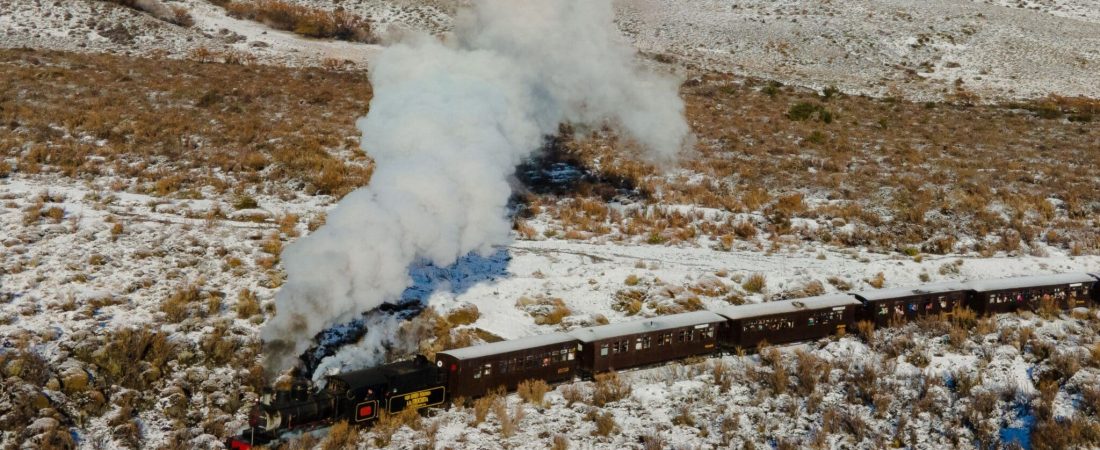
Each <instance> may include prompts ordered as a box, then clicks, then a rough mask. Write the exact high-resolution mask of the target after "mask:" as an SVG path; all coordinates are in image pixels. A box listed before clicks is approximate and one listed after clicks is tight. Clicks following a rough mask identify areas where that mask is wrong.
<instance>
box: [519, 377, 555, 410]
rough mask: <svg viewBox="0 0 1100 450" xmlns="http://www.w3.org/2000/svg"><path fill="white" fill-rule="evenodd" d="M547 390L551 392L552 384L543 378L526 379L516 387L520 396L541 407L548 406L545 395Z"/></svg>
mask: <svg viewBox="0 0 1100 450" xmlns="http://www.w3.org/2000/svg"><path fill="white" fill-rule="evenodd" d="M547 392H550V386H549V385H548V384H546V382H545V381H543V380H524V381H522V382H520V383H519V386H518V387H517V388H516V393H517V394H519V397H520V398H522V399H523V400H525V401H526V402H527V403H530V404H532V405H535V406H539V407H542V406H546V405H545V400H544V397H545V396H546V393H547Z"/></svg>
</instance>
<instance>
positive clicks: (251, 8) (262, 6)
mask: <svg viewBox="0 0 1100 450" xmlns="http://www.w3.org/2000/svg"><path fill="white" fill-rule="evenodd" d="M224 7H225V9H226V11H227V12H229V15H231V16H233V17H237V18H242V19H248V20H254V21H257V22H262V23H264V24H267V25H268V26H271V27H273V28H276V29H279V30H284V31H290V32H292V33H295V34H300V35H302V36H305V37H311V38H332V39H339V40H344V41H352V42H367V43H371V42H375V41H376V38H375V36H374V32H373V31H372V29H371V23H370V21H369V20H367V19H365V18H362V17H359V16H357V15H355V14H352V13H350V12H348V11H346V10H344V9H343V8H339V7H338V8H336V9H335V10H332V11H329V10H324V9H318V8H311V7H308V6H305V5H300V4H297V3H291V2H288V1H284V0H234V1H230V2H227V3H226V4H225V5H224Z"/></svg>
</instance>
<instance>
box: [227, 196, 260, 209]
mask: <svg viewBox="0 0 1100 450" xmlns="http://www.w3.org/2000/svg"><path fill="white" fill-rule="evenodd" d="M233 207H234V208H237V209H255V208H259V207H260V203H259V202H257V201H256V199H255V198H253V197H252V196H249V195H242V196H240V197H237V201H235V202H233Z"/></svg>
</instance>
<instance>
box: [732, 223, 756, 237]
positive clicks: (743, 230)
mask: <svg viewBox="0 0 1100 450" xmlns="http://www.w3.org/2000/svg"><path fill="white" fill-rule="evenodd" d="M733 233H734V234H736V235H737V237H739V238H741V239H744V240H749V239H752V238H754V237H756V226H754V225H753V224H752V222H748V221H741V222H737V224H735V225H734V226H733Z"/></svg>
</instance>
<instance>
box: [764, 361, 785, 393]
mask: <svg viewBox="0 0 1100 450" xmlns="http://www.w3.org/2000/svg"><path fill="white" fill-rule="evenodd" d="M765 380H766V382H767V384H768V387H770V388H771V389H772V392H775V393H776V395H782V394H785V393H786V392H787V388H788V387H789V386H790V384H791V379H790V375H789V374H788V373H787V368H786V367H784V366H783V365H782V364H779V365H776V366H775V367H772V371H771V374H770V376H768V377H766V378H765Z"/></svg>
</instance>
